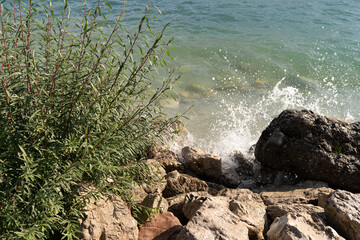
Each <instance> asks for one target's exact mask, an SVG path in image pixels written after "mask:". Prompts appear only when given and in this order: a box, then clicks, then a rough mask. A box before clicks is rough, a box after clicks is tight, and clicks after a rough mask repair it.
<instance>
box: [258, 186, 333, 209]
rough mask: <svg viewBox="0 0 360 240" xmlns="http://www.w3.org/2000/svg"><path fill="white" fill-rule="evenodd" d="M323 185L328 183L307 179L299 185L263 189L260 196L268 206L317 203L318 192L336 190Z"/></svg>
mask: <svg viewBox="0 0 360 240" xmlns="http://www.w3.org/2000/svg"><path fill="white" fill-rule="evenodd" d="M321 186H326V184H323V183H321V182H314V181H306V182H304V183H301V184H297V185H280V186H270V187H268V188H264V189H262V192H261V193H260V196H261V198H262V199H263V201H264V203H265V204H266V205H267V206H268V205H274V204H293V203H304V204H307V203H311V204H314V205H317V200H318V194H320V193H330V192H332V191H334V190H333V189H331V188H327V187H321Z"/></svg>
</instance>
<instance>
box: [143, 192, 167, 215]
mask: <svg viewBox="0 0 360 240" xmlns="http://www.w3.org/2000/svg"><path fill="white" fill-rule="evenodd" d="M141 206H143V207H145V208H146V209H147V211H145V209H144V210H143V211H142V213H141V215H140V220H141V222H144V221H145V220H146V219H147V218H148V216H149V214H150V215H151V216H154V215H156V214H159V213H163V212H166V211H167V210H168V208H169V204H168V201H167V200H166V199H165V198H163V197H162V196H161V192H155V193H150V194H149V195H147V197H146V198H145V199H144V200H143V201H142V202H141Z"/></svg>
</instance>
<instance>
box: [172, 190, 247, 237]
mask: <svg viewBox="0 0 360 240" xmlns="http://www.w3.org/2000/svg"><path fill="white" fill-rule="evenodd" d="M228 201H229V200H228V199H227V198H226V197H222V196H217V197H210V198H208V199H207V200H206V201H204V202H203V204H202V205H201V207H200V208H199V209H198V210H197V211H196V212H195V213H194V214H193V215H192V217H191V219H190V221H189V222H188V224H187V225H186V226H185V227H184V229H183V230H182V231H181V232H180V234H179V235H178V237H177V240H249V236H248V228H247V226H246V224H245V223H243V222H242V221H241V220H240V218H239V217H238V216H236V215H235V214H234V213H232V212H231V210H230V206H229V202H228Z"/></svg>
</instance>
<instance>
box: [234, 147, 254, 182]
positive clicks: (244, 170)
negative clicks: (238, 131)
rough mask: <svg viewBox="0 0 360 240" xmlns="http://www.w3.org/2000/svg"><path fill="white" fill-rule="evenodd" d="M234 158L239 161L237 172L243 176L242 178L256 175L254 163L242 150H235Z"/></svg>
mask: <svg viewBox="0 0 360 240" xmlns="http://www.w3.org/2000/svg"><path fill="white" fill-rule="evenodd" d="M233 158H234V160H235V161H237V163H238V170H237V172H238V173H239V175H240V176H242V178H246V177H248V178H251V177H252V176H253V175H254V170H253V168H254V165H253V163H252V162H251V161H249V160H248V159H247V158H246V157H245V156H244V154H243V153H242V152H240V151H235V153H234V155H233Z"/></svg>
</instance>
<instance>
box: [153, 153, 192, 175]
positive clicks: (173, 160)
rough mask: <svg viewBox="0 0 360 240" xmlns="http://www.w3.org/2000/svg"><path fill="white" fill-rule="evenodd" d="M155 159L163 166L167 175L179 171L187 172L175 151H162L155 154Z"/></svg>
mask: <svg viewBox="0 0 360 240" xmlns="http://www.w3.org/2000/svg"><path fill="white" fill-rule="evenodd" d="M154 159H155V160H156V161H158V162H159V163H161V164H163V166H164V168H165V171H166V172H167V173H169V172H171V171H174V170H177V171H179V172H185V167H184V165H183V164H182V163H181V162H179V161H178V160H177V157H176V154H175V153H174V152H173V151H170V150H166V149H161V150H158V151H157V152H155V153H154Z"/></svg>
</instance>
